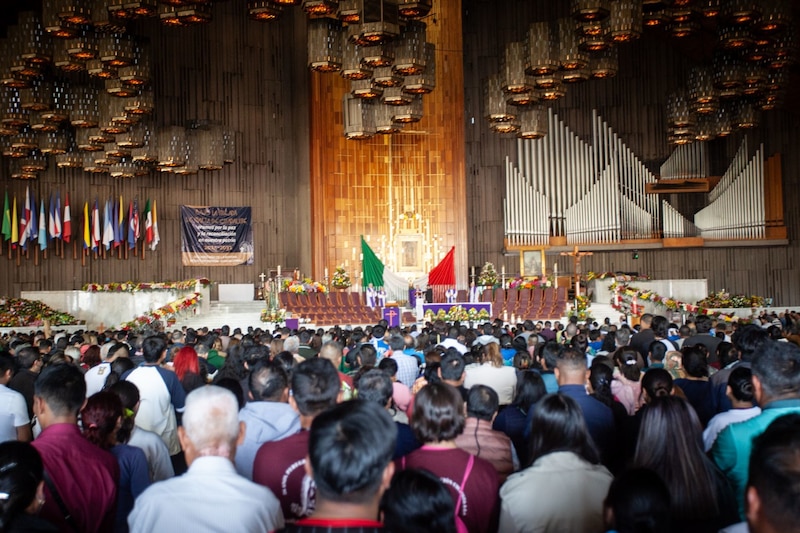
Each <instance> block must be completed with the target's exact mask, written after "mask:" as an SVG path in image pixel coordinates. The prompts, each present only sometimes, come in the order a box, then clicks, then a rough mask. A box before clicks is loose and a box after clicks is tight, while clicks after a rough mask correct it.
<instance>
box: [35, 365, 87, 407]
mask: <svg viewBox="0 0 800 533" xmlns="http://www.w3.org/2000/svg"><path fill="white" fill-rule="evenodd" d="M33 394H34V396H38V397H40V398H42V399H43V400H44V402H45V403H46V404H47V406H48V407H49V408H50V410H51V411H52V412H53V414H54V415H56V416H68V415H72V416H77V414H78V411H80V409H81V406H83V401H84V400H85V399H86V381H85V380H84V378H83V373H82V372H81V371H80V370H79V369H78V367H77V366H74V365H53V366H49V367H47V368H45V369H44V370H42V372H41V373H40V374H39V377H37V378H36V381H35V382H34V383H33Z"/></svg>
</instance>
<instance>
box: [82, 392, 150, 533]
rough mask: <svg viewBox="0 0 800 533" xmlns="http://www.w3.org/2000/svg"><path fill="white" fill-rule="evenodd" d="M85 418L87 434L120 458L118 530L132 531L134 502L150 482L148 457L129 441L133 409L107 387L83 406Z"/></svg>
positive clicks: (83, 422) (84, 423) (84, 429)
mask: <svg viewBox="0 0 800 533" xmlns="http://www.w3.org/2000/svg"><path fill="white" fill-rule="evenodd" d="M81 421H82V424H83V436H84V437H86V439H87V440H88V441H89V442H91V443H93V444H94V445H96V446H98V447H100V448H102V449H104V450H108V451H110V452H111V453H112V454H114V457H116V458H117V463H118V464H119V484H118V485H117V516H116V522H115V525H114V530H115V531H128V514H130V512H131V511H132V510H133V502H134V501H135V500H136V498H137V497H138V496H139V495H140V494H141V493H142V492H144V490H145V489H146V488H147V487H148V486H150V473H149V469H148V466H147V457H145V455H144V452H143V451H142V450H141V449H139V448H136V447H134V446H129V445H127V444H126V443H125V441H126V440H127V439H128V438H129V437H130V432H131V430H132V429H133V413H129V412H128V411H126V410H124V409H123V408H122V401H121V400H120V399H119V396H117V395H116V394H114V393H113V392H109V391H103V392H98V393H97V394H93V395H92V396H89V399H88V400H86V405H84V406H83V409H81ZM121 439H125V440H121Z"/></svg>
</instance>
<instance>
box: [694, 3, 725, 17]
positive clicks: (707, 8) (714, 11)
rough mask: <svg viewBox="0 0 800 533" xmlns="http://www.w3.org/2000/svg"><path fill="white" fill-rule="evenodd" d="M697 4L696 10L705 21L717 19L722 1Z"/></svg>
mask: <svg viewBox="0 0 800 533" xmlns="http://www.w3.org/2000/svg"><path fill="white" fill-rule="evenodd" d="M697 4H698V5H697V10H698V11H700V13H701V14H702V15H703V16H704V17H705V18H707V19H711V18H715V17H718V16H719V15H720V12H721V10H722V0H698V2H697Z"/></svg>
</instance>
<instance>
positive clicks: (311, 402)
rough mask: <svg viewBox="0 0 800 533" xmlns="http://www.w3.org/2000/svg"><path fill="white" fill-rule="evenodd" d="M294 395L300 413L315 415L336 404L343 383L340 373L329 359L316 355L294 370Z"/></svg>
mask: <svg viewBox="0 0 800 533" xmlns="http://www.w3.org/2000/svg"><path fill="white" fill-rule="evenodd" d="M291 381H292V396H293V397H294V401H295V403H296V404H297V409H298V410H299V411H300V414H302V415H305V416H314V415H317V414H319V413H321V412H322V411H324V410H325V409H329V408H331V407H333V406H334V405H336V398H337V397H338V395H339V389H340V387H341V383H340V380H339V373H338V372H337V371H336V369H335V368H334V366H333V363H331V362H330V361H328V360H327V359H321V358H319V357H315V358H312V359H307V360H305V361H303V362H302V363H300V364H299V365H297V366H296V367H295V369H294V371H293V372H292V379H291Z"/></svg>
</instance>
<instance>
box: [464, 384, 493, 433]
mask: <svg viewBox="0 0 800 533" xmlns="http://www.w3.org/2000/svg"><path fill="white" fill-rule="evenodd" d="M499 407H500V399H499V398H498V396H497V392H495V390H494V389H492V388H491V387H487V386H486V385H473V386H472V387H471V388H470V389H469V393H468V394H467V416H469V417H473V418H477V419H478V420H486V421H489V422H491V420H492V417H494V415H495V414H496V413H497V410H498V409H499ZM476 429H477V428H476Z"/></svg>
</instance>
